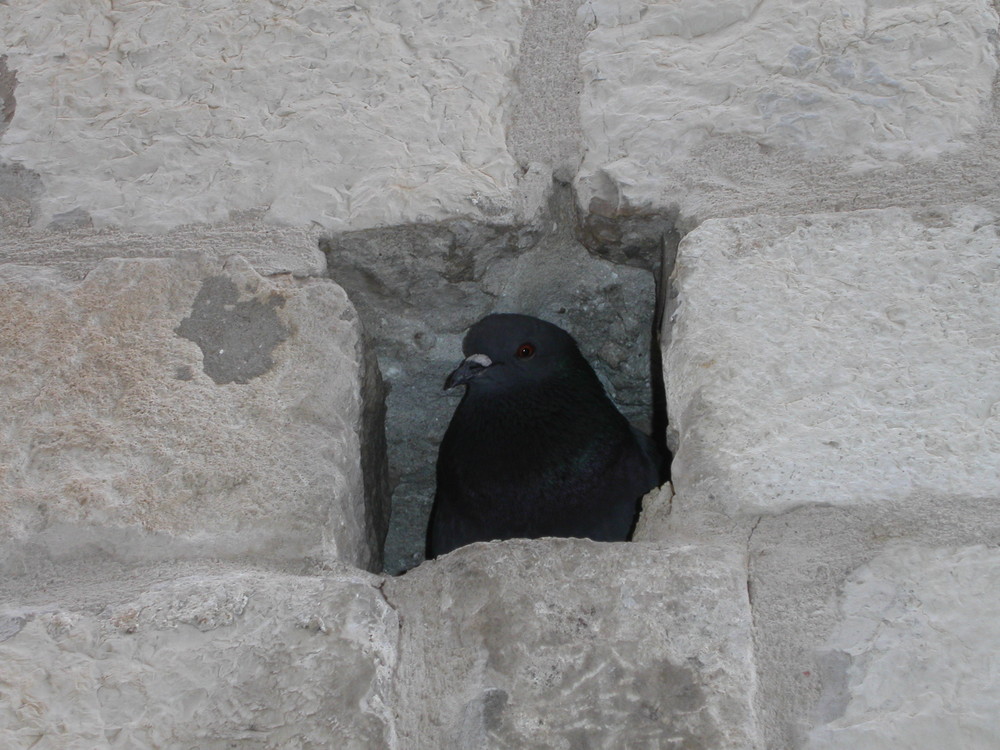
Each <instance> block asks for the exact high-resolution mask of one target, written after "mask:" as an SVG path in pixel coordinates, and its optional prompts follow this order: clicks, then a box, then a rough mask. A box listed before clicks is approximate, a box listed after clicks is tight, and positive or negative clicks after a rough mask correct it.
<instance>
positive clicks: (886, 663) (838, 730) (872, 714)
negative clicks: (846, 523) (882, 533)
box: [804, 545, 1000, 750]
mask: <svg viewBox="0 0 1000 750" xmlns="http://www.w3.org/2000/svg"><path fill="white" fill-rule="evenodd" d="M838 615H839V618H838V622H837V625H836V627H835V629H834V631H833V633H832V634H831V636H830V638H829V639H828V640H827V642H826V643H825V644H823V647H822V649H821V652H822V653H823V654H824V656H825V669H824V670H823V672H822V674H821V677H822V680H823V687H824V690H823V693H822V695H821V698H820V702H819V705H818V710H817V714H816V716H817V720H818V721H817V726H816V728H815V729H813V730H812V732H810V734H809V736H808V742H806V743H805V745H804V747H806V748H809V749H810V750H820V749H821V748H822V749H823V750H834V749H835V748H836V749H838V750H839V749H841V748H842V749H843V750H875V749H876V748H896V747H906V748H913V749H914V750H925V749H926V750H936V749H937V748H943V747H961V748H968V750H991V749H992V748H995V747H997V746H998V745H1000V718H998V717H997V711H996V706H997V704H998V702H1000V686H998V684H997V680H996V672H997V668H998V659H1000V657H998V654H1000V553H998V552H997V550H996V549H995V548H992V549H991V548H987V547H982V546H978V547H965V548H950V549H935V548H927V547H919V546H915V545H906V546H896V547H890V548H889V549H887V550H885V551H884V552H882V553H880V554H879V555H878V556H877V557H876V558H875V559H873V560H872V561H871V562H869V563H868V564H867V565H865V566H863V567H861V568H860V569H858V570H856V571H854V572H853V573H852V574H851V576H850V578H849V579H848V580H847V582H846V584H845V585H844V587H843V589H842V591H841V592H840V597H839V609H838Z"/></svg>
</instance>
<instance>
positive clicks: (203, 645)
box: [0, 566, 398, 750]
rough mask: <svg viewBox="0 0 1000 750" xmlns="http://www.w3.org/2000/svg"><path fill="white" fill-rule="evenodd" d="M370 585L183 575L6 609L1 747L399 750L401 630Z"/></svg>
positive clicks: (351, 574) (341, 579)
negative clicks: (392, 705) (391, 699)
mask: <svg viewBox="0 0 1000 750" xmlns="http://www.w3.org/2000/svg"><path fill="white" fill-rule="evenodd" d="M377 583H378V579H377V578H375V577H374V576H370V575H367V574H364V573H361V572H360V571H349V570H347V568H346V566H343V570H338V571H337V572H333V573H330V574H328V575H324V576H320V577H308V578H306V577H297V576H291V575H285V574H276V573H254V572H243V573H239V572H228V573H219V574H215V575H198V576H189V577H182V578H179V579H176V580H173V581H169V582H164V583H160V584H158V585H154V586H152V587H150V588H141V589H139V590H132V591H129V592H122V591H117V592H115V595H112V596H110V598H108V595H107V593H106V592H101V593H99V594H98V595H97V596H95V597H92V601H90V602H88V603H87V604H86V606H83V607H80V608H71V607H67V606H65V604H64V603H62V602H59V601H53V602H50V603H49V604H48V605H47V606H41V607H35V608H20V609H18V608H15V607H12V606H11V604H12V603H11V602H10V601H9V600H8V601H6V602H5V603H4V605H5V606H4V610H3V611H0V662H2V663H3V669H2V670H0V746H3V747H4V748H6V749H8V750H21V749H22V748H23V749H25V750H26V749H27V748H42V747H44V748H81V749H82V748H87V749H88V750H91V749H96V748H139V747H158V748H194V747H197V748H202V750H224V748H232V747H237V746H239V747H246V748H260V749H261V750H264V749H265V748H274V749H275V750H278V748H281V749H282V750H284V749H285V748H303V749H305V748H333V747H336V748H350V749H351V750H362V749H364V748H370V749H371V750H386V749H390V750H391V749H392V748H396V747H398V746H397V745H396V744H395V741H394V729H393V722H394V719H393V716H392V714H391V712H390V709H389V707H388V706H387V704H386V698H387V695H388V691H389V685H390V679H391V676H392V670H393V668H394V666H395V662H396V658H397V637H398V618H397V616H396V613H395V612H394V611H393V610H392V609H391V608H390V607H389V606H388V605H387V604H386V602H385V600H384V599H383V598H382V596H381V594H380V592H379V590H378V587H377ZM87 594H88V592H87V591H86V590H82V591H81V590H78V591H77V592H76V596H77V597H78V598H80V597H83V598H86V596H87Z"/></svg>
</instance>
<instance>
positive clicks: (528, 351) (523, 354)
mask: <svg viewBox="0 0 1000 750" xmlns="http://www.w3.org/2000/svg"><path fill="white" fill-rule="evenodd" d="M515 353H516V354H517V358H518V359H528V358H529V357H531V355H532V354H534V353H535V345H534V344H521V345H520V346H519V347H517V352H515Z"/></svg>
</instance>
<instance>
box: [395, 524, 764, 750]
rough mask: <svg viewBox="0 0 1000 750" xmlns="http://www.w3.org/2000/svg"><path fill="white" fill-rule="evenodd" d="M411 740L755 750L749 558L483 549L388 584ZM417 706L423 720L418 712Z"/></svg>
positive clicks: (590, 546) (565, 548) (579, 544)
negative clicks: (398, 616)
mask: <svg viewBox="0 0 1000 750" xmlns="http://www.w3.org/2000/svg"><path fill="white" fill-rule="evenodd" d="M385 592H386V596H387V598H388V599H389V601H391V602H392V603H393V604H394V605H395V606H396V607H397V608H398V609H399V610H400V611H401V612H404V613H405V616H404V620H403V635H402V640H401V646H400V650H401V654H403V659H402V660H401V662H400V668H399V670H398V671H397V675H396V680H397V681H396V691H397V692H396V698H395V700H396V704H397V705H399V706H404V707H408V709H409V710H408V711H407V712H406V713H405V714H402V715H400V717H399V720H398V723H397V725H396V728H397V732H398V736H399V741H400V743H401V745H403V746H405V747H408V748H414V749H415V750H431V749H432V748H434V749H437V748H443V747H447V748H480V749H481V748H511V749H513V748H517V749H518V750H528V749H534V748H539V749H540V748H551V749H552V750H569V749H570V748H588V750H596V749H597V748H607V750H612V749H613V750H618V749H619V748H636V749H639V748H650V749H652V748H665V747H684V748H706V749H707V748H713V750H721V749H722V748H734V749H735V748H739V749H740V750H745V749H746V748H752V747H756V746H758V745H757V740H756V730H755V721H754V714H753V709H752V701H753V698H754V692H755V687H756V686H755V679H754V673H753V665H752V656H751V638H750V615H749V609H748V606H747V599H746V571H745V567H744V560H743V555H742V554H740V553H738V552H737V551H735V550H733V551H727V550H721V549H711V548H707V547H702V548H695V547H677V548H670V547H668V546H667V545H664V544H659V545H657V544H639V543H634V544H600V543H596V542H590V541H582V540H551V539H550V540H541V541H525V540H516V541H509V542H501V543H490V544H476V545H471V546H469V547H465V548H462V549H460V550H457V551H456V552H454V553H452V554H451V555H447V556H445V557H443V558H441V559H439V560H437V561H434V562H430V563H425V564H424V565H421V566H420V567H419V568H416V569H414V570H411V571H410V572H409V573H407V574H406V575H405V576H403V577H401V578H397V579H392V580H390V581H389V582H388V583H387V585H386V587H385ZM416 706H419V710H414V708H415V707H416Z"/></svg>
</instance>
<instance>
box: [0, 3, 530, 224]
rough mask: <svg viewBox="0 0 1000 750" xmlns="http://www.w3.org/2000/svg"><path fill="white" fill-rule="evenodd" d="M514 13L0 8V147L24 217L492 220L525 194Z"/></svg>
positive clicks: (410, 7) (513, 9)
mask: <svg viewBox="0 0 1000 750" xmlns="http://www.w3.org/2000/svg"><path fill="white" fill-rule="evenodd" d="M529 7H530V2H529V1H528V0H503V1H502V2H472V3H454V2H445V1H444V0H420V1H419V2H413V3H398V2H394V0H384V1H383V0H377V1H376V2H373V3H361V4H352V3H319V4H317V3H314V2H309V1H308V0H288V1H287V2H281V3H277V4H276V3H273V2H269V1H268V0H248V1H247V2H240V3H235V4H234V3H232V2H228V0H209V1H208V2H204V1H203V0H197V2H196V1H195V0H184V1H183V2H177V3H161V2H154V1H153V0H140V1H138V2H130V3H128V4H126V5H124V6H123V5H121V4H120V3H112V2H110V0H100V1H99V2H94V3H86V4H83V5H80V6H73V7H68V6H66V5H65V4H64V3H60V2H56V1H55V0H50V1H46V2H41V3H40V2H37V0H12V1H11V2H5V3H2V4H0V30H2V31H0V48H2V49H3V50H4V51H5V54H6V55H7V62H6V65H7V68H8V69H9V70H10V71H12V72H13V73H14V74H15V75H16V77H17V87H16V90H15V92H14V97H15V99H16V108H15V111H14V113H13V117H12V119H11V121H10V124H9V126H8V127H7V129H6V131H5V132H4V133H3V136H2V141H0V157H3V158H4V159H7V160H10V161H13V162H17V163H19V164H21V165H23V166H24V167H25V168H27V169H30V170H32V171H34V172H35V173H37V174H38V175H39V176H40V178H41V180H42V181H43V183H44V190H43V192H42V194H41V196H40V197H39V199H38V203H37V206H36V217H35V222H36V226H46V225H47V224H48V223H49V222H50V221H52V219H53V218H54V217H56V216H58V215H64V214H66V213H67V212H71V211H79V212H81V213H82V214H83V215H85V216H87V217H88V220H90V221H92V222H93V224H94V226H96V227H98V228H100V227H104V226H108V225H122V226H128V227H130V228H133V229H147V228H173V227H176V226H178V225H181V224H187V223H200V222H218V221H225V220H227V219H228V217H229V214H230V212H232V211H243V210H250V209H262V210H265V211H266V216H267V219H268V220H269V221H272V222H276V223H287V224H292V225H295V226H299V227H308V226H311V225H313V224H317V225H321V226H323V227H325V228H327V229H348V228H352V229H360V228H364V227H370V226H376V225H385V224H395V223H406V222H415V221H418V222H427V221H434V220H438V219H441V218H444V217H452V216H455V215H461V216H471V217H473V218H484V217H485V218H488V219H492V220H503V219H504V218H506V219H510V218H511V217H515V216H520V215H521V214H522V213H524V212H525V211H527V212H528V213H530V212H531V210H532V209H531V208H530V206H529V204H530V203H531V202H532V201H534V200H536V197H532V196H528V195H527V193H525V192H524V191H522V187H524V188H525V189H526V190H527V191H528V192H529V193H530V192H531V191H533V190H535V189H536V188H537V187H538V186H532V185H534V183H531V185H529V184H528V183H525V184H524V185H522V183H521V181H520V173H521V170H520V168H519V167H518V165H517V164H516V162H515V161H514V159H513V158H512V157H511V156H510V154H509V153H508V151H507V147H506V143H505V131H504V121H505V117H504V112H505V108H506V106H507V104H508V102H509V100H510V99H511V98H512V97H513V96H514V94H515V87H514V84H513V76H512V73H513V70H514V68H515V66H516V63H517V51H518V43H519V39H520V35H521V32H522V28H523V25H524V16H525V14H526V12H527V10H528V9H529ZM530 182H531V181H530V180H529V183H530ZM532 195H533V194H532ZM525 201H527V203H526V202H525Z"/></svg>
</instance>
